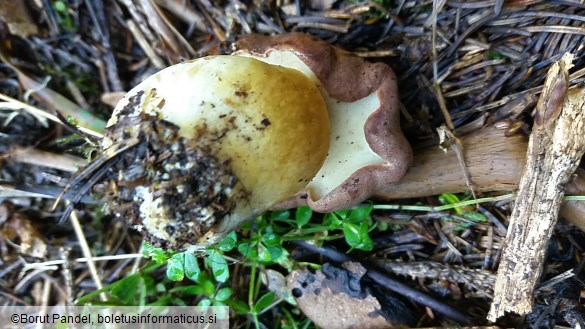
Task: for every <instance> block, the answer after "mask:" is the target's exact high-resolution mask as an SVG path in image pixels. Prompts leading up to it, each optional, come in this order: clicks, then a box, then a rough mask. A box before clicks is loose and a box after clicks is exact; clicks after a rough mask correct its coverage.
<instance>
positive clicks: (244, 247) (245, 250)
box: [238, 242, 258, 260]
mask: <svg viewBox="0 0 585 329" xmlns="http://www.w3.org/2000/svg"><path fill="white" fill-rule="evenodd" d="M238 251H239V252H240V254H242V256H244V257H246V258H248V259H250V260H257V259H258V251H257V250H256V248H251V246H250V243H248V242H245V243H240V245H238Z"/></svg>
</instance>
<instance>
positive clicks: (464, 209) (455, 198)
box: [439, 193, 488, 231]
mask: <svg viewBox="0 0 585 329" xmlns="http://www.w3.org/2000/svg"><path fill="white" fill-rule="evenodd" d="M469 199H471V195H469V194H453V193H443V194H441V195H439V202H441V204H443V205H457V206H455V207H454V208H453V210H454V211H455V213H456V214H457V215H458V216H461V217H463V218H465V219H467V220H468V221H469V222H463V221H457V226H456V230H457V231H462V230H464V229H466V228H468V227H469V226H471V225H473V223H483V222H486V221H487V220H488V219H487V217H486V216H485V215H484V214H482V213H480V212H478V211H477V209H476V208H475V207H474V206H472V205H465V206H458V205H459V204H461V203H462V202H463V201H466V200H469ZM447 220H453V219H451V218H448V219H447ZM455 220H456V219H455Z"/></svg>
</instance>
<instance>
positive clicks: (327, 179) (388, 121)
mask: <svg viewBox="0 0 585 329" xmlns="http://www.w3.org/2000/svg"><path fill="white" fill-rule="evenodd" d="M234 46H235V48H236V51H235V52H234V54H236V55H240V56H252V57H254V58H258V59H260V60H263V61H266V62H269V63H273V64H276V63H278V64H279V65H283V66H289V67H292V68H295V69H297V70H299V71H301V72H303V73H304V74H305V75H307V76H308V77H309V78H310V79H311V80H313V81H315V83H316V84H317V85H318V86H319V89H320V91H321V94H322V95H323V97H324V98H325V101H326V103H327V105H328V110H329V117H330V120H331V132H332V133H331V136H330V145H331V146H330V150H329V156H328V157H327V159H326V160H325V163H324V165H323V167H322V169H321V170H320V172H319V173H317V175H316V176H315V177H314V178H313V180H312V181H311V183H309V184H308V185H307V187H306V188H305V189H303V190H302V191H300V192H299V193H297V194H296V196H295V197H293V198H291V199H288V200H287V201H285V202H282V203H280V204H279V205H277V206H276V207H274V208H276V209H283V208H292V207H296V206H299V205H309V206H310V207H311V208H313V209H314V210H316V211H320V212H329V211H333V210H339V209H344V208H349V207H351V206H354V205H356V204H358V203H359V202H362V201H364V200H365V199H367V198H368V197H370V196H371V195H373V194H374V193H375V192H376V191H377V190H379V189H380V188H382V187H383V186H384V185H386V184H389V183H392V182H396V181H398V180H400V179H401V178H402V177H403V176H404V175H405V174H406V172H407V171H408V169H409V167H410V165H411V163H412V149H411V147H410V145H409V143H408V141H407V140H406V138H405V137H404V135H403V133H402V131H401V129H400V115H399V104H398V102H399V99H398V86H397V82H396V76H395V75H394V72H393V71H392V69H391V68H390V67H389V66H387V65H385V64H383V63H370V62H367V61H365V60H363V59H362V58H360V57H357V56H355V55H353V54H351V53H348V52H346V51H343V50H340V49H338V48H336V47H334V46H332V45H330V44H328V43H326V42H324V41H322V40H319V39H317V38H314V37H311V36H308V35H305V34H302V33H290V34H280V35H277V36H273V37H266V36H260V35H246V36H243V37H241V38H240V39H238V40H237V41H236V42H235V44H234Z"/></svg>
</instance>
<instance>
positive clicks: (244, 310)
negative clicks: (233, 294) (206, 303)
mask: <svg viewBox="0 0 585 329" xmlns="http://www.w3.org/2000/svg"><path fill="white" fill-rule="evenodd" d="M226 304H227V305H228V306H229V307H230V308H231V309H233V310H234V311H236V313H238V314H248V313H250V307H249V306H248V304H246V303H245V302H243V301H241V300H239V299H238V300H228V301H226Z"/></svg>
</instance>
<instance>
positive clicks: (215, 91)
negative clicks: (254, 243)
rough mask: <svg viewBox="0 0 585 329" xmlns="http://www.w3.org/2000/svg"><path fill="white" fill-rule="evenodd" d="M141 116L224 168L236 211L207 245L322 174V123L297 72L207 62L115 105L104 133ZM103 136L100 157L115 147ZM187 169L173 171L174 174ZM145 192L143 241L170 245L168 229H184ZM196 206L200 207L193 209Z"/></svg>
mask: <svg viewBox="0 0 585 329" xmlns="http://www.w3.org/2000/svg"><path fill="white" fill-rule="evenodd" d="M145 115H147V117H148V118H149V119H148V120H150V118H157V120H163V121H164V122H168V123H170V124H172V125H175V126H177V127H179V130H178V135H180V136H181V137H183V138H184V139H185V140H187V141H189V143H188V145H191V146H192V147H194V148H197V149H199V150H201V151H203V152H206V153H207V154H209V155H210V156H212V157H213V158H215V159H214V162H216V163H217V164H221V165H222V166H223V164H226V165H227V167H229V171H230V172H231V173H232V174H233V176H235V178H236V179H237V185H235V186H233V187H229V189H230V190H232V189H233V191H232V192H230V193H228V194H229V195H234V196H236V195H237V197H238V199H237V201H236V202H235V209H233V211H232V212H231V214H230V215H229V216H227V217H226V218H218V219H217V220H216V221H215V222H216V223H217V225H216V226H215V227H214V228H213V230H211V231H209V232H211V233H209V234H207V233H205V232H203V233H204V234H206V235H207V236H213V237H214V238H215V237H219V236H220V235H221V234H215V233H217V232H226V231H229V230H230V229H233V228H234V227H235V226H237V225H239V224H240V223H241V222H242V221H243V220H246V219H248V218H250V217H252V216H254V215H257V214H259V213H261V212H264V211H265V210H267V209H268V208H269V207H271V206H273V205H274V204H276V203H278V202H281V201H283V200H285V199H286V198H288V197H290V196H291V195H294V194H295V193H296V192H298V191H299V190H301V189H302V188H303V187H304V186H306V184H307V182H309V180H310V179H311V178H312V177H313V176H314V175H315V174H316V173H317V171H318V170H319V168H321V165H322V163H323V161H324V160H325V157H326V155H327V151H328V149H329V134H330V127H329V119H328V114H327V110H326V107H325V103H324V101H323V99H322V97H321V94H320V92H319V90H318V89H317V87H316V86H315V85H314V84H313V83H312V82H311V81H310V80H309V79H308V78H307V77H306V76H305V75H303V74H301V73H300V72H298V71H297V70H294V69H290V68H285V67H281V66H275V65H269V64H266V63H264V62H261V61H259V60H256V59H252V58H246V57H237V56H210V57H205V58H200V59H196V60H192V61H187V62H184V63H181V64H177V65H174V66H170V67H168V68H166V69H164V70H162V71H160V72H158V73H156V74H154V75H152V76H150V77H149V78H147V79H146V80H145V81H143V82H142V83H140V84H139V85H138V86H136V87H135V88H133V89H132V90H131V91H129V92H128V93H127V95H126V96H125V97H124V99H123V100H122V101H120V103H118V105H117V107H116V108H115V110H114V114H113V115H112V118H111V119H110V120H109V122H108V132H116V129H118V128H117V127H116V125H117V124H118V123H121V125H120V126H121V127H124V122H128V119H129V118H139V119H140V118H143V117H144V116H145ZM122 118H126V119H122ZM140 120H144V119H140ZM129 129H134V130H136V129H137V128H132V127H130V128H129ZM125 133H126V135H131V132H125ZM109 135H112V134H111V133H107V134H106V139H104V141H103V142H102V148H103V149H107V148H108V147H110V145H112V144H114V141H112V140H110V139H109V138H108V136H109ZM113 135H114V136H119V134H113ZM169 143H170V142H169ZM169 148H172V144H170V145H169ZM172 152H176V151H175V150H174V149H173V150H172ZM176 166H183V165H182V164H180V163H179V164H176V165H174V164H173V168H171V169H173V170H174V169H176V168H175V167H176ZM187 166H188V165H185V168H184V169H185V170H183V168H180V169H181V170H183V171H181V173H185V172H187V171H186V170H187V169H188V168H187ZM163 169H165V168H163ZM161 170H162V169H161ZM165 170H166V169H165ZM198 173H199V172H198ZM181 175H187V174H181ZM167 176H168V174H167ZM210 176H211V175H210ZM185 178H187V177H185ZM188 188H189V189H194V188H195V187H192V186H189V187H188ZM152 189H153V188H152V186H148V184H146V185H144V186H138V187H137V188H136V195H137V197H138V198H139V199H141V200H142V201H143V203H142V204H141V206H140V212H141V218H142V222H143V224H144V226H146V228H147V229H148V230H149V232H150V233H152V231H156V232H158V233H157V234H158V235H157V237H158V238H160V239H166V240H169V239H172V238H173V237H171V234H168V233H167V232H166V231H170V230H169V229H168V225H169V224H168V223H173V222H177V225H183V224H180V223H178V221H179V220H178V219H177V218H176V217H177V216H176V214H175V213H174V212H173V211H172V209H170V210H169V209H166V208H165V207H161V206H160V205H161V203H162V201H157V200H156V196H155V195H156V194H160V193H161V192H160V191H152ZM212 189H215V188H212ZM173 193H174V192H173ZM159 200H160V198H159ZM200 206H201V207H202V206H204V205H195V204H194V205H192V208H197V207H200ZM210 207H211V206H210ZM209 212H213V209H210V210H209ZM179 215H181V214H179ZM218 220H219V221H218ZM181 227H182V226H181ZM174 231H175V232H176V231H177V230H174ZM175 234H176V233H175ZM196 238H197V237H196ZM192 243H195V241H192ZM210 243H212V242H210Z"/></svg>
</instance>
